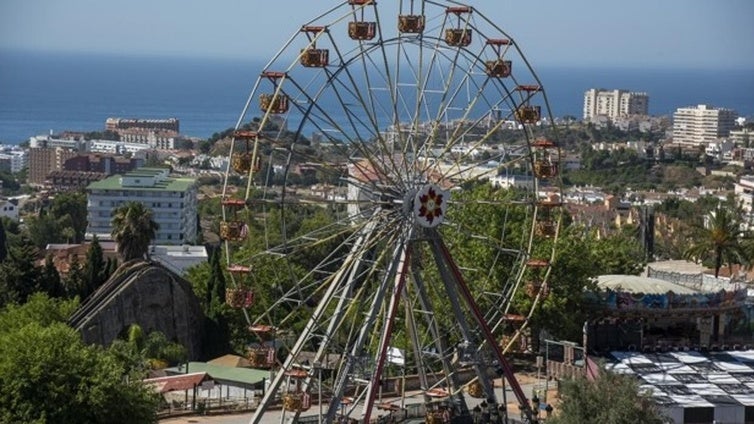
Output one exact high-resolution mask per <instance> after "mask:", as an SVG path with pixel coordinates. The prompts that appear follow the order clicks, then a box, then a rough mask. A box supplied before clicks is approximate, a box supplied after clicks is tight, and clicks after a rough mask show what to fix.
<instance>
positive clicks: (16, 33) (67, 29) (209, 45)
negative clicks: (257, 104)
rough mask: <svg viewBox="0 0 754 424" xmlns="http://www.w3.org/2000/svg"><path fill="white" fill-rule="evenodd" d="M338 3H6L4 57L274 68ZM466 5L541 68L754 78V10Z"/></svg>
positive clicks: (746, 1)
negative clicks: (269, 64)
mask: <svg viewBox="0 0 754 424" xmlns="http://www.w3.org/2000/svg"><path fill="white" fill-rule="evenodd" d="M399 1H400V0H380V2H379V3H378V7H380V8H381V9H384V11H383V12H381V13H383V14H385V13H388V12H389V11H390V8H392V10H396V5H397V4H398V3H399ZM403 1H404V3H407V2H408V0H403ZM416 1H418V0H416ZM340 3H341V2H340V1H334V0H212V1H209V0H127V1H122V0H121V1H117V0H65V1H61V0H0V49H4V50H33V51H42V52H62V53H66V52H77V53H105V52H106V53H116V54H119V55H129V56H133V55H158V56H184V57H197V58H232V59H257V60H258V59H266V58H269V57H271V56H272V55H273V54H275V53H276V52H277V51H278V49H280V47H282V46H283V44H284V43H285V41H286V40H287V39H288V38H289V37H290V36H291V35H292V34H293V33H294V31H295V30H296V29H297V28H299V27H300V25H301V24H303V23H305V22H308V21H310V20H312V19H313V18H315V17H317V16H319V15H320V14H321V13H323V12H325V11H327V10H329V9H330V8H332V7H335V6H336V5H338V4H340ZM467 3H468V4H470V5H472V6H474V7H475V9H477V10H478V11H479V12H481V13H482V14H484V15H485V16H486V17H488V18H489V19H490V20H492V21H493V22H495V23H496V24H497V25H498V26H499V27H501V28H502V29H503V30H505V31H506V32H508V33H509V34H510V35H511V36H513V38H515V40H516V41H517V42H518V43H519V46H521V48H522V49H523V51H524V54H525V55H526V56H527V58H528V59H529V61H531V62H534V63H537V64H544V65H548V66H553V65H563V66H569V67H573V66H605V67H613V66H615V67H631V68H644V67H653V68H677V67H689V68H727V69H752V70H754V21H753V20H752V17H754V1H752V0H631V1H611V0H572V1H561V0H540V1H522V0H516V1H512V0H468V1H467ZM396 14H397V12H396ZM0 66H1V64H0Z"/></svg>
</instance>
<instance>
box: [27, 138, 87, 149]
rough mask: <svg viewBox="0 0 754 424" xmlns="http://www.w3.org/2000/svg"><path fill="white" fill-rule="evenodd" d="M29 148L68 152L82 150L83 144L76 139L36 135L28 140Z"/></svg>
mask: <svg viewBox="0 0 754 424" xmlns="http://www.w3.org/2000/svg"><path fill="white" fill-rule="evenodd" d="M29 147H30V148H32V149H34V148H48V149H53V148H56V147H60V148H62V149H69V150H83V147H84V142H83V141H81V140H80V139H78V138H59V137H58V138H56V137H53V135H52V134H50V135H37V136H34V137H30V138H29Z"/></svg>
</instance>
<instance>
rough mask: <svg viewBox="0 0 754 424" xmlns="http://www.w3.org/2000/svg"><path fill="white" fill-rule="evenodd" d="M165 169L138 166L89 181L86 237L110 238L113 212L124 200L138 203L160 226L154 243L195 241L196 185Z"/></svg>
mask: <svg viewBox="0 0 754 424" xmlns="http://www.w3.org/2000/svg"><path fill="white" fill-rule="evenodd" d="M169 173H170V170H168V169H166V168H139V169H137V170H134V171H131V172H128V173H126V174H124V175H122V176H121V175H115V176H112V177H110V178H106V179H104V180H101V181H97V182H94V183H91V184H89V186H88V187H87V188H86V191H87V200H88V201H87V219H88V227H87V229H86V233H87V237H91V236H92V235H94V234H96V235H97V237H98V238H99V239H100V240H111V239H112V237H111V236H110V233H111V232H112V226H111V224H110V221H111V220H112V213H113V210H114V209H115V208H117V207H118V206H120V205H122V204H123V203H125V202H129V201H134V202H140V203H142V204H143V205H144V206H146V207H147V208H149V209H151V210H152V214H153V215H152V219H154V221H155V222H157V224H159V225H160V228H159V230H157V234H156V235H155V240H154V243H155V244H193V243H195V242H196V236H197V229H196V227H197V225H196V219H197V218H196V207H197V185H196V180H195V179H193V178H173V177H170V176H169Z"/></svg>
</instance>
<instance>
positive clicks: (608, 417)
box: [547, 372, 667, 424]
mask: <svg viewBox="0 0 754 424" xmlns="http://www.w3.org/2000/svg"><path fill="white" fill-rule="evenodd" d="M560 395H561V399H562V400H561V402H560V404H559V405H558V407H557V408H556V413H555V414H554V416H553V417H551V418H548V419H547V423H548V424H634V423H643V424H663V423H665V422H667V421H666V420H665V418H664V417H663V416H662V415H661V414H660V412H659V410H658V409H657V405H656V404H655V403H654V402H653V401H652V399H651V397H650V396H649V394H648V393H644V392H642V391H641V390H640V389H639V381H638V380H636V379H635V378H633V377H631V376H626V375H621V374H615V373H607V372H605V373H602V374H601V375H600V376H599V378H597V379H596V380H595V381H589V380H587V379H585V378H579V379H576V380H564V381H563V382H562V386H561V393H560Z"/></svg>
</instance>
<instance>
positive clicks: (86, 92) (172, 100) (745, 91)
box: [0, 51, 754, 144]
mask: <svg viewBox="0 0 754 424" xmlns="http://www.w3.org/2000/svg"><path fill="white" fill-rule="evenodd" d="M264 63H265V62H264V61H262V60H240V59H239V60H231V59H201V58H198V59H192V58H163V57H155V56H150V57H138V56H133V57H118V56H115V55H103V54H58V53H55V54H45V53H37V52H34V53H32V52H18V51H0V142H2V143H5V144H18V143H20V142H23V141H26V140H28V139H29V137H32V136H35V135H40V134H47V133H49V132H50V131H53V132H55V133H58V132H62V131H65V130H70V131H102V130H103V129H104V125H105V119H107V118H108V117H122V118H144V119H159V118H171V117H174V118H178V119H179V120H180V125H181V133H182V134H184V135H186V136H192V137H200V138H207V137H209V136H211V135H212V134H213V133H215V132H220V131H223V130H225V129H227V128H231V127H233V126H235V124H236V121H237V120H238V118H239V116H240V114H241V111H242V109H243V107H244V105H245V103H246V100H247V97H248V95H249V92H250V91H251V89H252V87H253V85H254V83H255V81H256V78H257V75H258V74H259V72H260V71H261V70H262V69H263V66H264ZM533 66H534V69H535V71H536V72H537V74H538V75H539V78H540V80H541V81H542V84H543V86H544V88H545V92H546V94H547V97H548V100H549V103H550V106H551V108H552V113H553V115H554V116H556V117H563V116H568V115H570V116H575V117H577V118H581V116H582V107H583V96H584V92H585V91H586V90H588V89H590V88H605V89H626V90H631V91H640V92H646V93H647V94H648V95H649V112H650V114H651V115H655V116H661V115H672V113H673V111H675V110H676V109H677V108H679V107H685V106H694V105H697V104H708V105H713V106H716V107H726V108H730V109H734V110H736V111H737V112H738V114H739V115H740V116H744V117H751V116H752V115H754V70H743V69H728V70H726V69H644V68H634V69H626V68H617V67H616V68H611V67H607V66H606V67H599V68H597V67H588V68H587V67H583V68H579V67H559V66H542V67H537V65H536V63H534V64H533Z"/></svg>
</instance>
